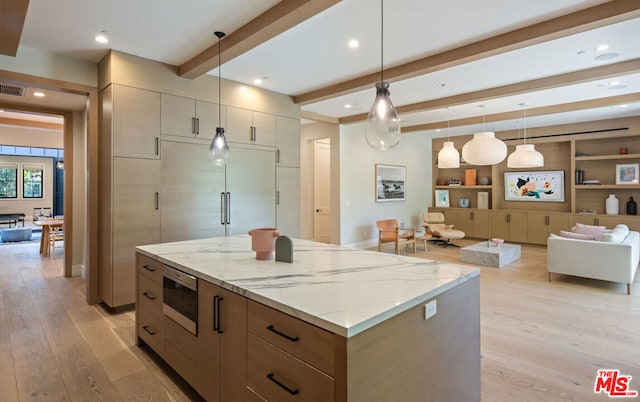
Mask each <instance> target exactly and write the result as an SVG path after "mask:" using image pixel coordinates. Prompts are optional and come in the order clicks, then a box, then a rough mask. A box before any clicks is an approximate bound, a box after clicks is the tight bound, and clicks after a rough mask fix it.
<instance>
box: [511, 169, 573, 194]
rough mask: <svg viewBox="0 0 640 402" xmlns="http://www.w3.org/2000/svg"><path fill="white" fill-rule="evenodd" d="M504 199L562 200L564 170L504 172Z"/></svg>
mask: <svg viewBox="0 0 640 402" xmlns="http://www.w3.org/2000/svg"><path fill="white" fill-rule="evenodd" d="M504 199H505V201H550V202H564V170H553V171H541V172H504Z"/></svg>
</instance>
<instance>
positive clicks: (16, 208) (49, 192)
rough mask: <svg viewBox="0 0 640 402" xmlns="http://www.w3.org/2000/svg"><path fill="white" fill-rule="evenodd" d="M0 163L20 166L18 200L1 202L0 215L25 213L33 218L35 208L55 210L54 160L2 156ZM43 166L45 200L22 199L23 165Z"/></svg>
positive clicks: (28, 218)
mask: <svg viewBox="0 0 640 402" xmlns="http://www.w3.org/2000/svg"><path fill="white" fill-rule="evenodd" d="M0 163H9V164H18V198H17V199H3V200H0V213H14V212H16V213H23V214H25V219H27V220H31V219H32V218H33V209H34V208H53V169H54V167H53V158H40V157H33V156H9V155H0ZM23 164H28V165H42V167H43V168H44V171H43V177H44V183H43V187H44V192H43V196H44V198H27V199H24V198H22V165H23Z"/></svg>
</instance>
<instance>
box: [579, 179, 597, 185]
mask: <svg viewBox="0 0 640 402" xmlns="http://www.w3.org/2000/svg"><path fill="white" fill-rule="evenodd" d="M580 184H602V180H598V179H588V180H583V181H582V183H580Z"/></svg>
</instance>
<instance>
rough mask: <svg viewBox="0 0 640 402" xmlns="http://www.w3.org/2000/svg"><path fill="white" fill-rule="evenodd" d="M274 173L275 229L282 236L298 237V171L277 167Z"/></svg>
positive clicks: (292, 168) (293, 168) (297, 169)
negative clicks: (275, 189)
mask: <svg viewBox="0 0 640 402" xmlns="http://www.w3.org/2000/svg"><path fill="white" fill-rule="evenodd" d="M276 173H277V177H276V180H277V186H278V190H277V191H278V192H277V197H276V199H277V205H276V222H277V223H276V227H277V228H278V229H279V230H280V233H282V234H283V235H286V236H289V237H300V169H299V168H295V167H281V166H278V167H277V169H276Z"/></svg>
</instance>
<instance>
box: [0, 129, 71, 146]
mask: <svg viewBox="0 0 640 402" xmlns="http://www.w3.org/2000/svg"><path fill="white" fill-rule="evenodd" d="M0 145H14V146H19V147H38V148H58V149H62V148H63V147H64V140H63V134H62V130H51V129H42V128H32V127H21V126H2V125H0Z"/></svg>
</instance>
